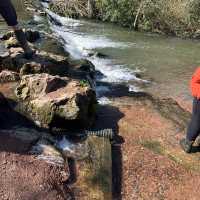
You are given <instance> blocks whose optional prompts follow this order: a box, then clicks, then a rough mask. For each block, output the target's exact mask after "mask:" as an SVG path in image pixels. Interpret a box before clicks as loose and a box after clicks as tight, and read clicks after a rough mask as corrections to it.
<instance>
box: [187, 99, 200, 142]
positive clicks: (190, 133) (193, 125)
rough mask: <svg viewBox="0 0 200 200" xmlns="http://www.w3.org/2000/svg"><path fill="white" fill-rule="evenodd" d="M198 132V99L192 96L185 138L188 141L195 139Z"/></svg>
mask: <svg viewBox="0 0 200 200" xmlns="http://www.w3.org/2000/svg"><path fill="white" fill-rule="evenodd" d="M199 134H200V100H199V99H197V98H194V100H193V108H192V119H191V121H190V124H189V126H188V130H187V136H186V138H187V139H188V140H189V141H195V139H196V138H197V137H198V135H199Z"/></svg>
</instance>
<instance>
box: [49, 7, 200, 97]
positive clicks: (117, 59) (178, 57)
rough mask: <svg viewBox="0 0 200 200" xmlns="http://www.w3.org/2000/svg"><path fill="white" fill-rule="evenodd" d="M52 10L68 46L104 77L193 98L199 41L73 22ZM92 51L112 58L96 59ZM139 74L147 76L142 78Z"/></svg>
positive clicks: (136, 87) (55, 29)
mask: <svg viewBox="0 0 200 200" xmlns="http://www.w3.org/2000/svg"><path fill="white" fill-rule="evenodd" d="M47 12H49V14H50V15H51V16H52V17H53V18H55V19H56V20H57V21H58V22H59V23H61V24H62V25H63V26H56V25H52V26H51V28H52V30H53V32H54V33H56V35H59V36H60V37H62V39H64V41H65V48H66V50H67V51H69V52H70V53H71V55H72V56H73V57H75V58H87V59H89V60H90V61H91V62H92V63H93V64H94V65H95V66H96V69H98V70H100V71H101V72H102V73H103V74H104V75H105V77H104V78H103V79H102V78H101V80H100V81H106V82H112V83H113V82H120V83H123V84H126V85H128V86H129V89H130V91H138V90H139V91H140V90H145V91H148V92H151V93H153V94H154V95H159V96H162V97H175V98H177V97H178V98H182V99H185V100H190V99H191V96H190V93H189V87H188V86H189V84H188V83H189V79H190V77H191V74H192V73H193V71H194V69H195V67H196V66H198V64H199V63H200V58H199V55H198V51H199V47H200V44H199V42H198V41H194V40H183V39H178V38H174V37H166V36H160V35H156V34H149V33H138V32H134V31H130V30H128V29H125V28H121V27H118V26H117V25H111V24H106V23H99V22H93V21H84V20H80V21H79V20H72V19H68V18H63V17H59V16H57V15H55V14H54V13H51V12H50V11H47ZM91 51H97V52H101V53H103V54H105V55H108V58H99V57H97V56H92V57H90V56H88V55H89V54H90V52H91ZM138 73H139V74H141V79H140V78H137V74H138ZM145 80H148V81H145ZM101 89H102V90H106V88H105V87H103V88H100V89H99V90H101Z"/></svg>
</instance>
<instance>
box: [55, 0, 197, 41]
mask: <svg viewBox="0 0 200 200" xmlns="http://www.w3.org/2000/svg"><path fill="white" fill-rule="evenodd" d="M51 9H52V10H53V11H55V12H57V13H59V14H62V15H64V16H70V17H90V18H94V19H99V20H102V21H108V22H113V23H117V24H119V25H121V26H125V27H129V28H130V29H135V30H139V31H148V32H157V33H161V34H168V35H176V36H181V37H193V38H200V29H198V27H199V25H200V1H199V0H190V1H188V0H167V1H166V0H71V1H66V0H55V1H54V3H53V4H51Z"/></svg>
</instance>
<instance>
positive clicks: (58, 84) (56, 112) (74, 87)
mask: <svg viewBox="0 0 200 200" xmlns="http://www.w3.org/2000/svg"><path fill="white" fill-rule="evenodd" d="M16 96H17V97H18V98H19V99H20V102H21V104H23V107H24V108H25V109H23V110H24V111H25V113H26V115H28V116H29V117H30V118H31V119H32V120H33V121H35V122H37V124H38V125H40V126H41V127H43V128H54V127H55V128H62V129H63V128H64V129H66V128H83V127H88V126H89V125H91V123H93V121H94V117H95V106H96V95H95V92H94V90H93V89H92V88H91V87H90V85H89V84H83V83H82V82H81V81H79V80H75V79H70V78H66V77H63V78H61V77H59V76H52V75H49V74H46V73H42V74H33V75H25V76H22V78H21V82H20V85H19V86H18V87H17V89H16Z"/></svg>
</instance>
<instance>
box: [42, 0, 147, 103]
mask: <svg viewBox="0 0 200 200" xmlns="http://www.w3.org/2000/svg"><path fill="white" fill-rule="evenodd" d="M45 7H47V5H46V4H45ZM45 11H46V12H47V14H48V15H49V16H50V17H51V18H52V19H54V20H55V21H56V22H57V23H58V24H59V25H55V24H53V23H51V22H50V26H51V29H52V31H53V33H54V34H55V35H56V36H57V37H58V38H61V39H62V41H63V43H64V47H65V49H66V51H67V52H69V53H70V55H71V57H72V58H75V59H82V58H84V59H88V60H89V61H91V62H92V63H93V64H94V66H95V68H96V70H98V71H99V72H101V74H103V76H101V77H100V78H98V77H97V81H101V82H104V83H122V84H126V85H127V87H129V91H130V92H138V91H141V89H140V88H139V87H138V86H135V85H133V84H129V82H130V81H134V82H138V83H139V82H140V83H141V82H142V83H146V82H147V81H145V80H142V79H140V78H137V77H136V75H135V74H136V73H138V72H140V71H139V70H138V69H137V70H135V71H134V70H130V69H128V68H127V67H126V66H125V65H123V64H118V63H117V61H116V60H115V59H113V58H109V55H108V57H99V56H96V53H97V51H96V49H98V50H99V49H105V48H113V49H114V48H118V49H119V48H121V49H123V48H129V47H131V45H132V44H131V43H128V42H127V43H123V42H119V41H112V40H111V39H109V38H107V37H106V36H104V35H97V34H88V33H85V32H83V31H81V29H80V27H82V26H87V27H90V26H91V27H92V25H94V24H92V22H88V21H83V20H76V19H71V18H67V17H61V16H59V15H57V14H55V13H53V12H51V11H50V10H48V9H47V8H46V9H45ZM91 54H92V56H91ZM108 90H109V89H108V87H106V86H97V90H96V92H97V97H99V98H98V101H99V103H102V104H106V103H109V100H108V99H107V98H106V97H105V96H102V94H103V93H104V92H107V91H108ZM100 94H101V95H100Z"/></svg>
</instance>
